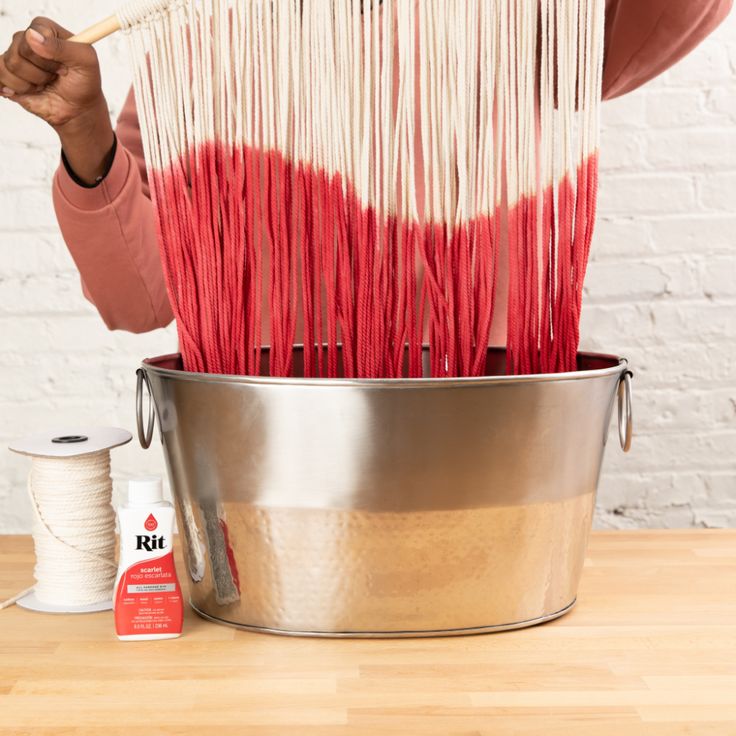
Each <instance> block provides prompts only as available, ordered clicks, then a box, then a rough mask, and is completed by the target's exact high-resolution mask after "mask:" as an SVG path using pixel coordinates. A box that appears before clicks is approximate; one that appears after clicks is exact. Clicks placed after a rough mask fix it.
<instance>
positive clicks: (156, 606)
mask: <svg viewBox="0 0 736 736" xmlns="http://www.w3.org/2000/svg"><path fill="white" fill-rule="evenodd" d="M144 549H148V548H147V547H144ZM183 616H184V610H183V605H182V599H181V589H180V588H179V581H178V580H177V578H176V569H175V567H174V553H173V552H169V553H168V554H165V555H164V556H163V557H157V558H154V559H146V560H141V561H140V562H136V563H135V564H133V565H131V566H130V567H128V568H127V569H126V570H125V571H124V572H123V574H122V575H121V577H120V579H119V580H118V586H117V593H116V595H115V630H116V632H117V634H118V636H131V635H141V634H143V635H145V634H179V633H180V632H181V629H182V619H183Z"/></svg>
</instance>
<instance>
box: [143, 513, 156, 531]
mask: <svg viewBox="0 0 736 736" xmlns="http://www.w3.org/2000/svg"><path fill="white" fill-rule="evenodd" d="M143 526H145V527H146V529H148V531H149V532H152V531H153V530H154V529H155V528H156V527H157V526H158V522H157V521H156V519H155V518H154V516H153V514H148V518H147V519H146V523H145V524H144V525H143Z"/></svg>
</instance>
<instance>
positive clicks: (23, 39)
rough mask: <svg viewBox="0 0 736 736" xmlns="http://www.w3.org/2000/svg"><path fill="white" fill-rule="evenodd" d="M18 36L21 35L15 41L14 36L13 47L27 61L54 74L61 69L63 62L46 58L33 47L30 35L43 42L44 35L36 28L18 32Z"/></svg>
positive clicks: (38, 41)
mask: <svg viewBox="0 0 736 736" xmlns="http://www.w3.org/2000/svg"><path fill="white" fill-rule="evenodd" d="M34 34H35V35H34ZM16 36H20V38H19V39H18V40H17V42H15V36H14V37H13V40H14V43H13V47H14V48H16V49H17V52H18V54H19V55H20V56H21V57H23V58H24V59H26V61H30V62H31V64H34V65H35V66H37V67H38V68H39V69H43V70H44V71H46V72H50V73H52V74H55V73H56V72H57V71H58V70H59V67H60V66H61V64H59V62H58V61H51V60H49V59H44V58H43V57H42V56H39V55H38V54H37V53H35V52H34V51H33V49H32V48H31V44H30V43H29V41H28V39H29V37H30V38H33V39H34V40H35V41H36V42H37V43H43V36H42V35H41V34H40V33H39V32H38V31H37V30H36V29H35V28H29V29H28V30H26V31H23V32H21V33H19V34H16Z"/></svg>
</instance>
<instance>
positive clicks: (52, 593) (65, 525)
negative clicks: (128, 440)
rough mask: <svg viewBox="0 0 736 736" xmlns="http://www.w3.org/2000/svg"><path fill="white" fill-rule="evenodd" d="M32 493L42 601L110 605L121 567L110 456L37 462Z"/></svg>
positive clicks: (31, 480)
mask: <svg viewBox="0 0 736 736" xmlns="http://www.w3.org/2000/svg"><path fill="white" fill-rule="evenodd" d="M28 490H29V493H30V496H31V503H32V504H33V508H34V511H35V517H36V518H35V521H34V525H33V541H34V544H35V548H36V568H35V573H34V577H35V578H36V585H35V587H34V592H35V594H36V599H37V600H38V601H40V602H42V603H50V604H53V605H57V606H86V605H89V604H92V603H99V602H100V601H105V600H110V599H111V597H112V589H113V587H114V584H115V575H116V571H117V565H116V563H115V511H114V510H113V507H112V480H111V478H110V453H109V451H107V450H104V451H102V452H97V453H94V454H92V455H80V456H78V457H71V458H46V457H37V458H34V460H33V467H32V469H31V473H30V476H29V478H28Z"/></svg>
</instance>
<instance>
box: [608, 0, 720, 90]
mask: <svg viewBox="0 0 736 736" xmlns="http://www.w3.org/2000/svg"><path fill="white" fill-rule="evenodd" d="M732 4H733V0H606V51H605V54H606V55H605V62H604V66H603V97H604V99H611V98H613V97H619V96H620V95H623V94H626V93H627V92H631V91H632V90H635V89H636V88H637V87H641V85H643V84H645V83H646V82H648V81H649V80H650V79H653V78H654V77H656V76H657V75H658V74H661V73H662V72H664V71H666V70H667V69H669V68H670V67H671V66H672V65H673V64H676V63H677V62H678V61H679V60H680V59H682V57H683V56H686V55H687V54H689V53H690V52H691V51H692V50H693V49H694V48H695V47H696V46H697V45H698V44H699V43H700V42H701V41H702V40H703V39H704V38H705V37H706V36H708V35H709V34H710V33H711V32H712V31H713V30H714V29H715V28H716V26H718V24H719V23H720V22H721V21H722V20H723V19H724V18H725V17H726V16H727V15H728V13H729V11H730V10H731V5H732Z"/></svg>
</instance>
